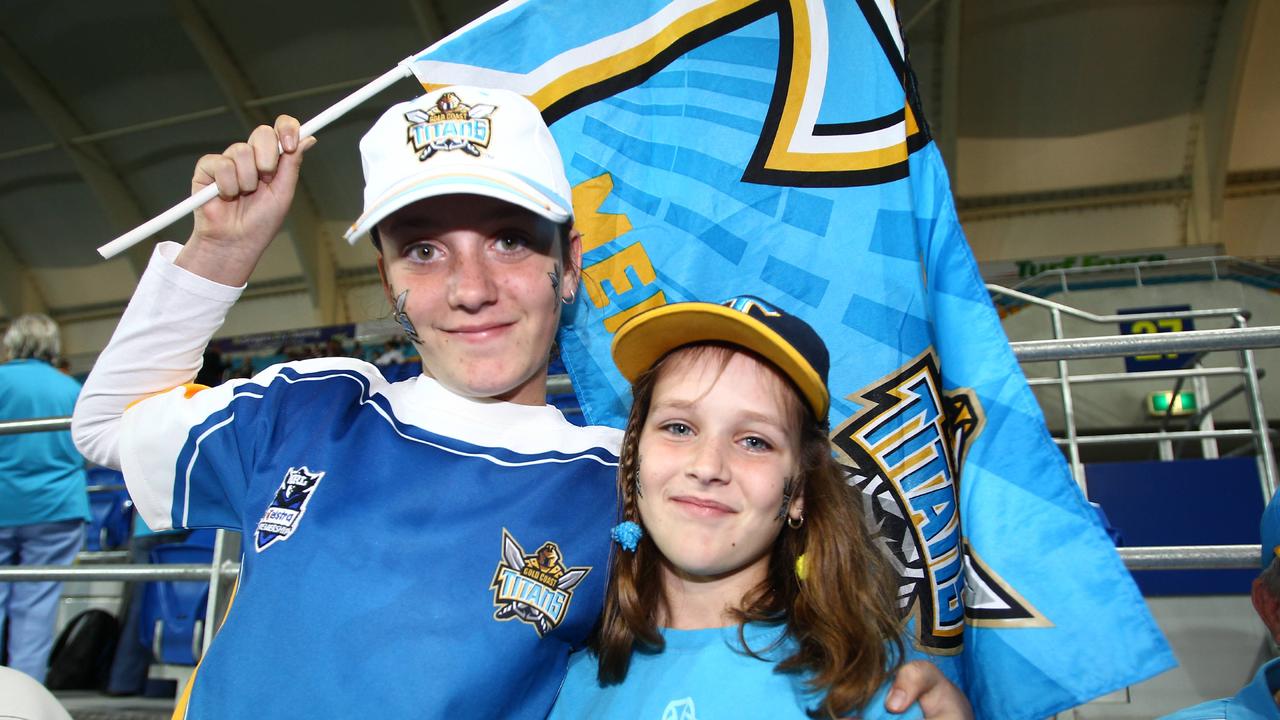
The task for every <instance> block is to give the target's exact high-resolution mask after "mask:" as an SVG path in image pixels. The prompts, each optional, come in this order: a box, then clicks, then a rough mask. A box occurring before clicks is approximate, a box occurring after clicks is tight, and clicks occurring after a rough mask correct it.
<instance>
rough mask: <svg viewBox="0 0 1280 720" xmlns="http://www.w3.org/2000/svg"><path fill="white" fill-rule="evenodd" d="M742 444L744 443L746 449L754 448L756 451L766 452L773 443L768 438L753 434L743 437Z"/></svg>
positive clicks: (770, 448)
mask: <svg viewBox="0 0 1280 720" xmlns="http://www.w3.org/2000/svg"><path fill="white" fill-rule="evenodd" d="M742 444H743V445H745V446H746V447H747V449H748V450H755V451H758V452H767V451H769V450H772V449H773V444H772V443H770V442H769V441H768V440H765V439H764V438H761V437H756V436H754V435H752V436H751V437H745V438H743V439H742Z"/></svg>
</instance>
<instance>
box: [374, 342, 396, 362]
mask: <svg viewBox="0 0 1280 720" xmlns="http://www.w3.org/2000/svg"><path fill="white" fill-rule="evenodd" d="M402 362H404V352H403V351H402V350H401V349H400V343H398V342H396V341H395V340H388V341H387V342H386V343H385V344H383V346H382V354H381V355H379V356H378V359H377V360H374V361H373V364H374V365H399V364H400V363H402Z"/></svg>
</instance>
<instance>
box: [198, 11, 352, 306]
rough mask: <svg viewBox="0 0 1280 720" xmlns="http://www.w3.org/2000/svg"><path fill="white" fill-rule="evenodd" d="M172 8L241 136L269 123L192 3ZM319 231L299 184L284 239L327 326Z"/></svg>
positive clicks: (329, 269) (330, 302)
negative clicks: (293, 253)
mask: <svg viewBox="0 0 1280 720" xmlns="http://www.w3.org/2000/svg"><path fill="white" fill-rule="evenodd" d="M173 9H174V12H175V13H176V14H177V17H178V22H179V23H181V25H182V28H183V30H185V31H186V33H187V37H188V38H190V40H191V42H192V44H193V45H195V48H196V51H197V52H199V53H200V57H201V58H202V59H203V60H204V63H205V66H206V67H207V68H208V69H209V72H210V73H211V74H212V75H213V78H214V80H215V81H216V82H217V83H218V86H219V87H220V88H221V89H222V94H223V95H224V96H225V97H226V100H227V105H228V106H229V107H230V108H231V111H232V112H233V113H234V114H235V116H236V117H237V118H238V119H239V120H240V124H241V126H242V127H243V128H244V132H245V135H246V136H248V134H249V132H250V131H252V130H253V128H254V127H256V126H258V125H270V124H272V122H273V120H274V119H273V118H271V117H270V116H269V115H268V114H267V113H266V111H264V110H262V109H261V107H260V106H258V105H256V104H254V103H253V100H254V97H255V93H254V92H253V86H252V83H250V81H249V78H248V76H247V75H245V73H244V71H243V70H241V68H240V66H239V63H237V62H236V59H235V57H234V55H233V54H232V53H231V49H230V48H228V47H227V45H226V43H225V42H224V41H223V40H222V37H221V36H220V35H219V34H218V32H217V30H216V29H215V28H214V27H213V24H212V23H211V22H210V21H209V18H208V17H207V16H206V15H205V14H204V12H203V11H202V10H201V9H200V8H199V7H198V6H197V5H196V3H195V2H194V1H193V0H174V1H173ZM320 227H321V224H320V220H319V217H318V215H317V213H316V210H315V203H314V202H313V201H312V200H311V194H310V192H308V190H307V188H306V185H305V183H303V182H301V181H300V183H299V187H298V191H297V193H296V194H295V195H294V200H293V207H292V208H291V209H290V211H289V218H288V228H289V236H290V238H291V239H292V241H293V249H294V252H295V253H296V254H297V257H298V263H299V264H300V265H301V266H302V276H303V277H304V278H306V280H307V293H308V295H309V296H310V298H311V304H312V305H313V306H315V307H316V309H317V310H318V312H319V315H320V321H321V322H323V323H325V324H332V323H336V322H338V320H339V309H338V306H339V303H338V293H337V270H336V263H335V261H334V257H333V253H332V252H331V251H330V249H329V246H328V243H327V242H326V241H325V239H324V238H323V237H322V236H321V234H320Z"/></svg>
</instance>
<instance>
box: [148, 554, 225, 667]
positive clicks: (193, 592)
mask: <svg viewBox="0 0 1280 720" xmlns="http://www.w3.org/2000/svg"><path fill="white" fill-rule="evenodd" d="M151 562H152V563H153V564H156V565H165V564H168V565H174V564H181V565H189V564H197V563H198V564H212V563H213V548H212V545H210V546H209V547H205V546H204V545H203V544H201V541H200V540H197V542H195V543H187V542H182V543H172V544H168V545H157V546H156V547H155V548H153V549H152V550H151ZM208 603H209V583H208V582H201V581H185V580H184V581H162V582H150V583H147V589H146V591H145V592H144V593H143V600H142V615H141V618H140V619H139V622H138V640H139V641H140V642H141V643H142V644H143V645H144V646H146V647H149V648H151V652H152V654H153V655H154V657H155V660H156V662H160V663H165V664H169V665H195V664H196V663H197V662H198V661H199V660H200V656H201V655H202V654H203V651H204V648H203V642H204V618H205V609H206V608H207V606H208Z"/></svg>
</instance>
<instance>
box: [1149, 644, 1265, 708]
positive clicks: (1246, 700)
mask: <svg viewBox="0 0 1280 720" xmlns="http://www.w3.org/2000/svg"><path fill="white" fill-rule="evenodd" d="M1277 689H1280V658H1276V659H1275V660H1272V661H1271V662H1269V663H1267V664H1266V665H1263V666H1262V667H1261V668H1259V669H1258V674H1257V675H1254V676H1253V681H1252V682H1250V683H1249V684H1248V685H1245V686H1244V687H1243V688H1241V690H1240V692H1238V693H1236V694H1235V696H1234V697H1229V698H1221V699H1218V700H1210V701H1209V702H1206V703H1200V704H1199V705H1194V706H1192V707H1189V708H1184V709H1182V710H1179V711H1178V712H1176V713H1173V714H1172V715H1165V716H1164V717H1163V718H1161V719H1160V720H1277V719H1280V708H1277V707H1276V700H1275V695H1274V693H1275V691H1276V690H1277Z"/></svg>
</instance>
